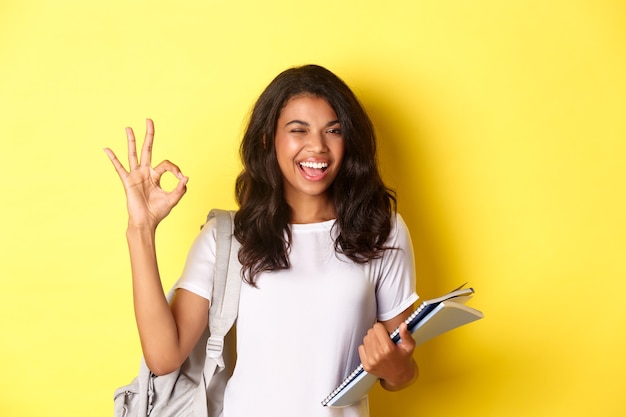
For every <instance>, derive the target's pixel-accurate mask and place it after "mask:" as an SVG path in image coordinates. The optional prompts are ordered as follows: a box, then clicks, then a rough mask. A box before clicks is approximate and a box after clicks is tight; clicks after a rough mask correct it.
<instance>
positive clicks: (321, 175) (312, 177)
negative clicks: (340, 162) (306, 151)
mask: <svg viewBox="0 0 626 417" xmlns="http://www.w3.org/2000/svg"><path fill="white" fill-rule="evenodd" d="M303 162H313V163H325V164H328V165H327V166H326V168H325V169H324V170H322V171H319V174H317V175H311V174H310V173H308V172H306V171H305V170H304V168H303V167H302V165H301V163H303ZM330 165H331V164H330V161H328V160H325V159H314V158H307V159H303V160H301V161H297V162H296V167H297V168H298V171H299V172H300V175H302V177H303V178H304V179H305V180H307V181H321V180H323V179H324V178H325V177H326V175H328V172H329V171H330Z"/></svg>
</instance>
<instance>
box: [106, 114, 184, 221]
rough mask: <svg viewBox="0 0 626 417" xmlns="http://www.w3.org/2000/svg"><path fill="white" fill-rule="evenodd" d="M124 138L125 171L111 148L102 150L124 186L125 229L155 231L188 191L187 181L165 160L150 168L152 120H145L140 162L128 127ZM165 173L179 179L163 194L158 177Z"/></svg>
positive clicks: (177, 169)
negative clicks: (144, 134)
mask: <svg viewBox="0 0 626 417" xmlns="http://www.w3.org/2000/svg"><path fill="white" fill-rule="evenodd" d="M126 137H127V138H128V164H129V167H128V169H129V170H128V171H126V169H125V168H124V166H123V165H122V163H121V162H120V161H119V160H118V159H117V156H115V153H114V152H113V151H112V150H111V149H109V148H105V149H104V151H105V152H106V154H107V155H108V156H109V159H110V160H111V162H112V163H113V166H114V167H115V170H116V171H117V174H118V175H119V177H120V179H121V180H122V184H123V185H124V191H125V192H126V205H127V208H128V226H129V227H138V228H148V229H150V230H154V229H156V227H157V225H158V224H159V223H160V222H161V220H163V219H164V218H165V217H166V216H167V215H168V214H169V213H170V211H171V210H172V208H174V206H175V205H176V204H178V202H179V201H180V199H181V198H182V197H183V195H184V194H185V192H186V191H187V182H188V181H189V178H188V177H185V176H184V175H183V174H182V172H181V171H180V169H179V168H178V167H177V166H176V165H174V164H173V163H171V162H170V161H167V160H165V161H162V162H161V163H159V164H158V165H156V166H155V167H152V144H153V142H154V124H153V122H152V120H150V119H147V120H146V137H145V139H144V142H143V146H142V147H141V156H140V158H139V159H138V158H137V145H136V141H135V134H134V133H133V130H132V129H131V128H129V127H127V128H126ZM166 172H170V173H172V174H173V175H174V176H175V177H176V178H178V183H177V184H176V187H175V188H174V189H173V190H172V191H165V190H163V189H162V188H161V186H160V181H161V177H162V176H163V174H165V173H166Z"/></svg>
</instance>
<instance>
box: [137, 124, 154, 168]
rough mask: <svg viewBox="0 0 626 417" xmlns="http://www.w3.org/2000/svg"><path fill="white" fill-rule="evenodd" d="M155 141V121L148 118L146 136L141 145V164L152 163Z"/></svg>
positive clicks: (147, 165) (145, 165)
mask: <svg viewBox="0 0 626 417" xmlns="http://www.w3.org/2000/svg"><path fill="white" fill-rule="evenodd" d="M153 142H154V123H153V122H152V120H151V119H146V137H145V138H144V140H143V146H142V147H141V161H140V164H141V166H144V167H149V166H150V164H152V143H153Z"/></svg>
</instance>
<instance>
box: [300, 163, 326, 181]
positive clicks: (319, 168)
mask: <svg viewBox="0 0 626 417" xmlns="http://www.w3.org/2000/svg"><path fill="white" fill-rule="evenodd" d="M298 166H299V167H300V170H301V171H302V172H303V173H304V175H305V177H307V178H308V179H319V177H320V176H323V175H324V173H325V172H326V170H327V169H328V162H312V161H303V162H299V163H298Z"/></svg>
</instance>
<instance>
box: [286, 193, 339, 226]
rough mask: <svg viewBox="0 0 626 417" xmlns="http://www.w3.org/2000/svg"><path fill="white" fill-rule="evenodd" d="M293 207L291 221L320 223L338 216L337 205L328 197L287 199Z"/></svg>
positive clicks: (294, 222)
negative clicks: (291, 200) (294, 200)
mask: <svg viewBox="0 0 626 417" xmlns="http://www.w3.org/2000/svg"><path fill="white" fill-rule="evenodd" d="M287 204H289V207H290V208H291V223H293V224H306V223H320V222H324V221H327V220H332V219H334V218H336V217H337V211H336V210H335V206H334V205H333V204H332V203H331V202H330V201H329V200H328V199H325V198H324V199H321V198H315V199H306V200H302V199H299V200H298V201H296V202H290V201H287Z"/></svg>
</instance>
